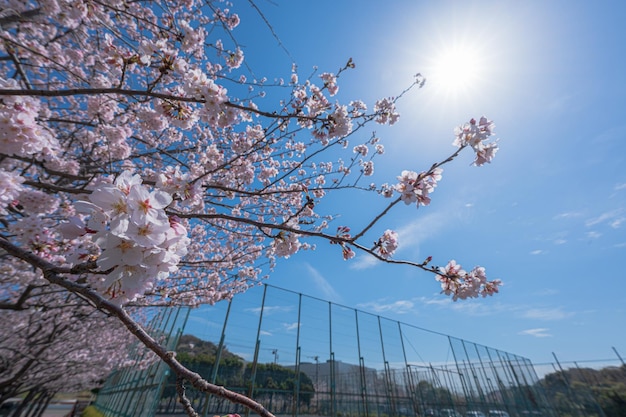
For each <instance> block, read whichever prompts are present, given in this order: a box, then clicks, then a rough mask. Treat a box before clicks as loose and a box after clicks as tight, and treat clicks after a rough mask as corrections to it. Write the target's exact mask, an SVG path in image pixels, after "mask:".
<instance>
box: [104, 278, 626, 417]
mask: <svg viewBox="0 0 626 417" xmlns="http://www.w3.org/2000/svg"><path fill="white" fill-rule="evenodd" d="M168 311H169V313H167V314H169V315H170V316H171V315H174V314H175V315H176V317H179V318H177V319H172V318H171V317H170V316H168V318H165V315H163V316H159V317H160V318H159V320H160V321H159V323H158V324H157V323H156V322H155V324H157V325H156V326H155V329H157V331H158V332H161V333H166V332H168V331H169V333H168V334H170V335H172V337H170V338H169V342H170V345H169V348H171V349H174V346H176V343H178V346H177V348H176V350H177V355H178V356H177V357H178V359H179V360H180V361H181V362H182V363H183V364H185V365H186V366H188V367H189V368H191V369H193V370H195V371H196V372H198V373H200V374H201V375H202V376H203V377H204V378H205V379H207V380H208V381H210V382H213V383H216V384H219V385H223V386H225V387H226V388H228V389H230V390H233V391H236V392H239V393H242V394H245V395H247V396H249V397H251V398H254V399H255V400H257V401H259V402H261V403H262V404H264V405H265V406H266V408H268V409H269V410H270V411H271V412H272V413H274V414H275V415H291V416H300V415H306V416H337V417H339V416H340V417H348V416H355V417H356V416H368V417H369V416H376V417H392V416H397V417H408V416H418V415H419V416H427V417H539V416H546V417H556V416H572V417H577V416H598V417H607V416H606V415H605V414H604V413H603V410H602V408H601V407H600V406H599V403H598V401H597V396H596V394H597V393H594V392H592V390H591V389H588V390H587V391H586V392H583V391H584V390H582V389H581V387H580V386H579V385H581V384H578V380H577V379H576V380H573V376H572V374H571V373H567V372H562V370H561V369H557V370H558V371H561V373H560V374H559V373H557V374H556V375H558V378H559V380H558V381H556V382H555V381H553V380H548V379H547V378H543V379H542V380H541V381H540V380H539V378H538V376H537V373H536V369H535V367H534V366H533V364H532V363H531V362H530V361H529V360H528V359H526V358H524V357H521V356H518V355H514V354H512V353H508V352H503V351H500V350H497V349H494V348H489V347H486V346H481V345H477V344H475V343H471V342H468V341H465V340H461V339H457V338H454V337H451V336H448V335H445V334H442V333H438V332H433V331H430V330H426V329H422V328H419V327H416V326H412V325H410V324H406V323H401V322H399V321H394V320H389V319H386V318H383V317H380V316H377V315H373V314H369V313H366V312H363V311H359V310H356V309H353V308H348V307H345V306H341V305H338V304H334V303H331V302H328V301H324V300H320V299H317V298H313V297H309V296H305V295H302V294H298V293H294V292H291V291H287V290H284V289H280V288H277V287H273V286H269V285H265V286H263V287H259V288H258V289H254V290H250V291H248V293H246V294H245V296H243V295H242V296H236V297H234V298H233V300H232V301H231V302H222V303H217V304H216V305H214V306H202V307H199V308H197V309H194V310H192V311H191V313H190V315H189V317H188V318H187V317H186V312H185V314H183V313H182V312H181V311H179V310H174V309H172V310H168ZM183 316H185V318H184V319H185V320H186V323H183V322H182V321H181V320H180V318H182V317H183ZM183 326H184V334H185V335H184V336H182V337H179V336H180V335H181V333H182V332H183V330H182V327H183ZM618 369H621V368H618ZM623 370H625V371H626V368H624V369H623ZM583 374H584V377H586V378H591V374H590V373H584V372H583ZM568 378H569V379H572V380H569V379H568ZM546 380H548V382H549V383H547V384H546ZM623 381H625V382H626V378H624V379H623ZM174 383H175V380H174V378H173V376H172V375H170V376H168V375H167V372H166V370H165V369H163V368H162V367H160V366H155V367H154V369H153V368H150V369H148V370H145V371H139V372H137V371H134V372H133V371H119V372H118V373H115V374H113V375H112V377H111V378H110V379H109V381H107V385H106V386H105V387H104V388H103V389H102V391H101V394H100V396H99V399H98V407H99V408H100V409H101V410H102V411H104V412H105V414H106V415H108V416H111V417H113V416H140V415H141V416H144V415H145V416H152V415H155V414H156V415H159V416H170V415H172V416H173V415H182V414H183V410H182V407H181V406H180V404H179V403H178V401H177V396H176V390H175V386H174ZM589 386H590V385H589ZM100 397H102V398H106V399H107V401H104V400H102V399H101V398H100ZM187 397H188V398H189V399H190V400H191V403H192V404H193V405H194V407H195V409H196V410H198V411H199V413H200V415H203V416H214V415H224V414H228V413H239V414H242V415H247V414H249V411H248V410H246V409H244V408H242V407H240V406H237V405H234V404H231V403H230V402H228V401H226V400H224V399H221V398H218V397H214V396H211V395H207V394H204V393H200V392H196V391H194V390H193V389H187ZM625 398H626V397H625Z"/></svg>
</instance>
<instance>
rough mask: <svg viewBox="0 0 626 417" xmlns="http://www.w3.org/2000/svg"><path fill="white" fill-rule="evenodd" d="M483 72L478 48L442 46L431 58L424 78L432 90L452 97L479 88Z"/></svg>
mask: <svg viewBox="0 0 626 417" xmlns="http://www.w3.org/2000/svg"><path fill="white" fill-rule="evenodd" d="M484 70H485V68H484V63H483V60H482V58H481V54H480V51H479V49H478V48H476V47H472V46H471V45H468V44H457V45H449V46H446V45H442V46H441V48H440V50H439V51H438V53H436V54H435V55H434V56H433V58H432V64H431V65H430V68H429V69H428V71H427V75H426V77H427V78H428V82H429V84H430V85H431V86H432V87H433V88H437V90H440V91H444V92H446V93H447V95H449V96H450V95H452V96H454V95H458V94H464V93H465V94H466V93H469V92H471V90H474V89H477V88H479V87H480V86H479V85H478V84H479V83H480V81H481V77H482V76H483V75H484Z"/></svg>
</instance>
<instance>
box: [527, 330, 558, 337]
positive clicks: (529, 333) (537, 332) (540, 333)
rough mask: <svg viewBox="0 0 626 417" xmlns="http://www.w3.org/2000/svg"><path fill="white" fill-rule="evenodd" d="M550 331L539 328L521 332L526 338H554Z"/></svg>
mask: <svg viewBox="0 0 626 417" xmlns="http://www.w3.org/2000/svg"><path fill="white" fill-rule="evenodd" d="M549 330H550V329H546V328H537V329H527V330H522V331H521V332H519V334H521V335H525V336H533V337H552V335H551V334H550V333H548V331H549Z"/></svg>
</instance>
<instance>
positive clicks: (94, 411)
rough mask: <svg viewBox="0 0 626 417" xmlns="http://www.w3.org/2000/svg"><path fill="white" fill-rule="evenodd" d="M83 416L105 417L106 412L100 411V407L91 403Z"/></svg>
mask: <svg viewBox="0 0 626 417" xmlns="http://www.w3.org/2000/svg"><path fill="white" fill-rule="evenodd" d="M81 417H104V414H102V413H101V412H100V411H98V409H97V408H96V407H94V406H93V405H90V406H88V407H87V408H85V410H83V413H82V414H81Z"/></svg>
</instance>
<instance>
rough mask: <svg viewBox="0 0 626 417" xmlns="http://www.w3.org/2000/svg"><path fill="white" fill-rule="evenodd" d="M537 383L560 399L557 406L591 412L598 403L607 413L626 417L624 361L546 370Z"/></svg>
mask: <svg viewBox="0 0 626 417" xmlns="http://www.w3.org/2000/svg"><path fill="white" fill-rule="evenodd" d="M540 384H541V385H542V386H543V388H544V389H545V390H546V392H547V394H548V395H549V396H550V398H557V397H558V398H560V399H561V400H560V402H558V404H557V408H558V407H562V408H563V409H567V408H571V409H575V408H578V409H583V410H584V411H586V412H588V413H589V414H588V415H591V414H593V413H594V412H596V411H597V405H596V403H597V404H598V405H600V407H602V411H603V413H604V415H605V416H606V417H626V365H622V366H621V367H608V368H603V369H591V368H572V369H568V370H566V371H563V372H561V371H559V372H554V373H551V374H548V375H546V376H545V377H544V378H543V379H542V380H541V381H540ZM569 403H572V404H569ZM574 406H575V407H574ZM557 411H559V410H557ZM563 415H564V414H563Z"/></svg>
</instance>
